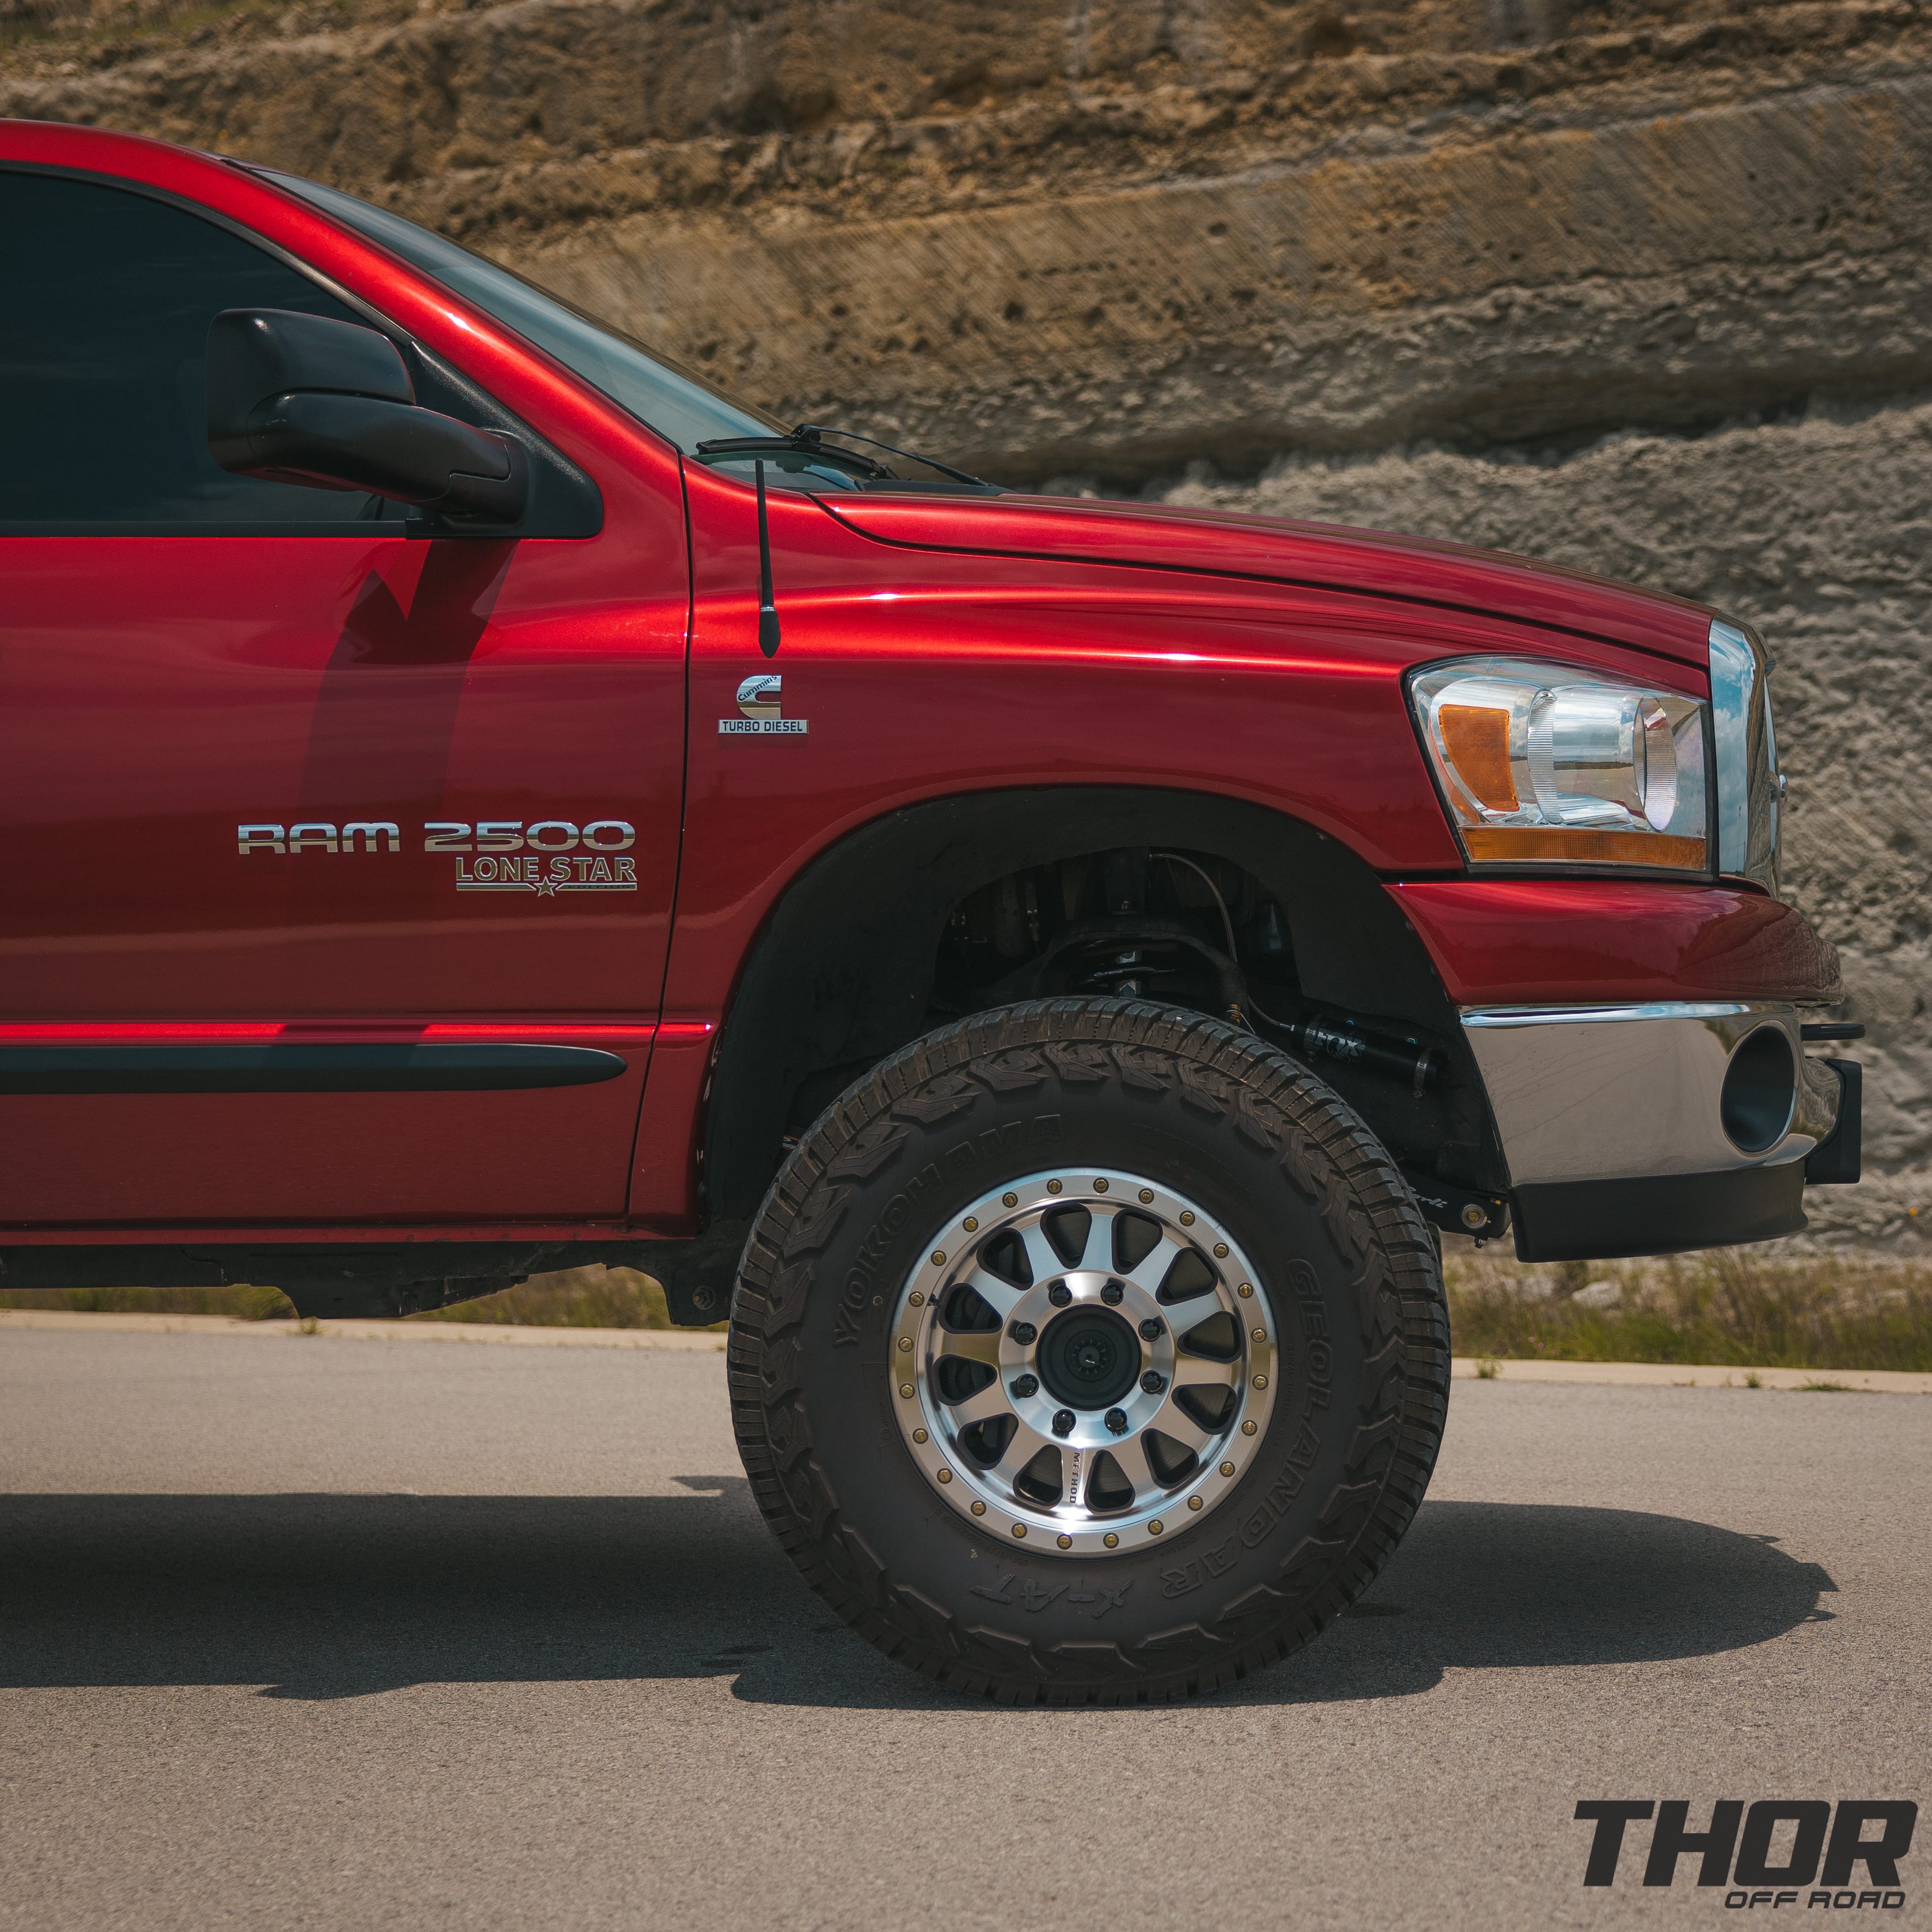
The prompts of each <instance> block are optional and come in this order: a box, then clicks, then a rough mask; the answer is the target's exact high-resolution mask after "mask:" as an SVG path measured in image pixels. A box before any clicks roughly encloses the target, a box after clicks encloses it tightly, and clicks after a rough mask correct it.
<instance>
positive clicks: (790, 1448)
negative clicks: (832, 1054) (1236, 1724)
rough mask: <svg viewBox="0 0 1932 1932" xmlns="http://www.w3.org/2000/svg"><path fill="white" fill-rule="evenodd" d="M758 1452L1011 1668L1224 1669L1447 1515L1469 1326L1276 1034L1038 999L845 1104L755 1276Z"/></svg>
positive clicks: (1366, 1134)
mask: <svg viewBox="0 0 1932 1932" xmlns="http://www.w3.org/2000/svg"><path fill="white" fill-rule="evenodd" d="M730 1374H731V1387H732V1400H733V1418H734V1421H735V1425H736V1430H737V1436H738V1442H739V1449H740V1451H741V1452H742V1455H743V1457H744V1460H745V1469H746V1470H747V1471H748V1473H749V1475H750V1476H751V1482H752V1486H753V1489H754V1493H756V1495H757V1498H758V1501H759V1504H760V1507H761V1508H763V1511H764V1513H765V1514H766V1517H767V1518H768V1519H769V1520H770V1522H771V1523H772V1525H773V1526H774V1528H775V1529H776V1530H777V1532H778V1536H779V1538H780V1540H781V1541H782V1543H783V1544H784V1547H785V1549H786V1550H787V1553H789V1554H790V1556H791V1557H792V1559H793V1562H796V1564H797V1565H798V1566H799V1569H800V1570H801V1571H802V1572H803V1574H804V1575H805V1578H806V1580H807V1581H808V1583H811V1586H812V1587H813V1588H814V1589H815V1590H817V1592H818V1593H819V1594H820V1595H821V1596H823V1598H825V1599H826V1601H827V1602H828V1603H829V1604H831V1605H832V1607H833V1608H834V1609H835V1610H837V1611H838V1613H839V1614H840V1615H841V1616H842V1617H844V1619H845V1620H846V1621H847V1622H848V1623H850V1624H851V1625H853V1628H855V1629H856V1630H857V1631H859V1632H860V1634H862V1635H863V1636H865V1637H868V1638H869V1639H870V1640H871V1641H872V1642H873V1643H876V1644H877V1645H878V1646H880V1648H881V1649H883V1650H885V1651H886V1652H888V1653H889V1655H892V1656H895V1657H897V1658H899V1659H900V1660H901V1661H902V1662H904V1663H907V1664H910V1665H911V1666H913V1668H915V1669H916V1670H921V1671H923V1672H925V1673H926V1674H927V1675H929V1676H932V1677H934V1678H936V1679H939V1680H940V1681H941V1682H945V1683H947V1684H950V1685H954V1686H956V1687H957V1688H959V1689H961V1690H962V1691H968V1692H971V1693H974V1694H983V1695H987V1696H991V1697H998V1698H1000V1699H1001V1700H1012V1701H1025V1702H1037V1703H1130V1702H1133V1701H1136V1700H1159V1699H1167V1698H1172V1697H1178V1696H1182V1695H1185V1694H1190V1693H1193V1692H1197V1691H1204V1690H1208V1689H1211V1688H1214V1686H1215V1685H1219V1684H1222V1683H1224V1682H1227V1681H1228V1680H1229V1679H1231V1678H1235V1677H1239V1676H1243V1675H1244V1674H1245V1673H1247V1672H1248V1671H1250V1670H1256V1669H1259V1667H1261V1666H1262V1665H1263V1664H1268V1663H1270V1662H1271V1661H1274V1660H1275V1659H1276V1658H1281V1657H1284V1656H1286V1655H1288V1653H1289V1652H1290V1651H1292V1650H1293V1649H1296V1648H1298V1646H1300V1645H1301V1644H1303V1643H1306V1642H1307V1641H1308V1640H1309V1639H1310V1638H1311V1637H1313V1636H1315V1635H1316V1634H1317V1633H1318V1632H1319V1631H1320V1630H1321V1629H1322V1628H1323V1626H1324V1625H1325V1624H1326V1623H1327V1622H1328V1621H1329V1620H1330V1619H1331V1618H1332V1617H1333V1616H1335V1614H1336V1613H1337V1612H1338V1611H1339V1610H1341V1608H1342V1607H1343V1606H1344V1605H1345V1604H1347V1603H1349V1601H1352V1599H1353V1598H1355V1597H1356V1596H1357V1595H1359V1594H1360V1593H1361V1591H1362V1590H1363V1589H1365V1588H1366V1587H1367V1585H1368V1583H1370V1580H1372V1579H1373V1577H1374V1576H1375V1575H1376V1572H1377V1571H1379V1569H1380V1568H1382V1565H1383V1563H1384V1562H1386V1561H1387V1559H1388V1556H1389V1554H1390V1553H1391V1551H1392V1550H1394V1547H1395V1545H1396V1543H1397V1541H1398V1539H1399V1538H1400V1536H1401V1535H1402V1532H1403V1530H1404V1529H1406V1527H1407V1526H1408V1524H1409V1520H1410V1519H1411V1517H1413V1515H1414V1514H1415V1510H1416V1507H1417V1505H1418V1504H1419V1503H1420V1502H1421V1498H1422V1493H1423V1491H1424V1488H1425V1487H1427V1483H1428V1480H1429V1475H1430V1470H1431V1469H1432V1468H1433V1465H1434V1463H1435V1459H1436V1448H1437V1445H1438V1444H1439V1442H1440V1440H1441V1437H1442V1424H1443V1419H1444V1416H1445V1411H1446V1406H1447V1402H1448V1387H1449V1348H1448V1320H1447V1316H1446V1315H1445V1310H1444V1306H1443V1300H1442V1279H1441V1274H1440V1270H1439V1266H1438V1264H1437V1261H1436V1250H1435V1247H1434V1244H1433V1241H1431V1239H1430V1231H1429V1229H1428V1227H1427V1224H1426V1223H1424V1220H1422V1217H1421V1214H1420V1212H1419V1211H1418V1209H1417V1208H1416V1206H1415V1202H1414V1201H1413V1199H1412V1198H1411V1196H1410V1195H1409V1192H1408V1190H1407V1189H1406V1187H1405V1186H1404V1185H1403V1181H1402V1180H1401V1178H1400V1175H1398V1174H1397V1172H1396V1170H1395V1169H1394V1166H1393V1165H1392V1164H1391V1162H1390V1160H1389V1159H1388V1155H1387V1154H1385V1152H1384V1151H1383V1150H1382V1148H1381V1146H1380V1145H1379V1143H1378V1142H1376V1139H1375V1138H1374V1136H1373V1135H1372V1134H1371V1133H1370V1131H1369V1130H1368V1129H1367V1127H1365V1126H1364V1124H1363V1123H1362V1122H1361V1120H1360V1119H1359V1118H1358V1117H1357V1116H1356V1115H1355V1114H1354V1113H1353V1112H1352V1111H1351V1110H1350V1109H1349V1108H1348V1107H1347V1106H1346V1105H1345V1104H1344V1103H1343V1102H1342V1100H1340V1099H1339V1098H1338V1097H1337V1096H1336V1095H1335V1094H1333V1093H1332V1092H1331V1091H1329V1090H1328V1088H1325V1087H1324V1086H1323V1085H1322V1084H1321V1083H1320V1082H1319V1081H1317V1080H1316V1079H1314V1078H1313V1076H1311V1075H1310V1074H1309V1073H1307V1071H1306V1070H1304V1069H1303V1068H1301V1067H1299V1066H1298V1065H1297V1064H1295V1062H1294V1061H1291V1060H1289V1059H1288V1058H1286V1057H1285V1056H1284V1055H1281V1054H1280V1053H1277V1052H1275V1051H1274V1049H1271V1048H1270V1047H1269V1046H1267V1045H1266V1044H1265V1043H1264V1042H1262V1041H1261V1040H1258V1039H1256V1038H1255V1037H1253V1035H1251V1034H1244V1033H1241V1032H1239V1031H1237V1030H1236V1029H1235V1028H1232V1027H1230V1026H1228V1025H1224V1024H1223V1023H1222V1022H1219V1021H1216V1020H1209V1019H1202V1018H1199V1017H1198V1016H1194V1015H1192V1014H1187V1013H1179V1012H1176V1011H1175V1010H1171V1009H1166V1008H1163V1007H1155V1006H1151V1005H1148V1004H1145V1003H1142V1002H1137V1001H1121V1000H1059V1001H1043V1002H1040V1003H1038V1004H1032V1005H1028V1006H1024V1007H1009V1008H1007V1009H1005V1010H1003V1011H1001V1012H998V1013H989V1014H984V1015H981V1016H977V1017H976V1018H974V1019H971V1020H968V1021H965V1022H962V1023H960V1024H959V1025H956V1026H953V1027H948V1028H945V1029H944V1030H943V1031H941V1032H938V1033H935V1034H930V1035H929V1036H928V1037H926V1039H924V1040H920V1041H918V1042H916V1043H915V1044H914V1045H913V1046H910V1047H908V1048H907V1049H904V1052H901V1053H900V1054H898V1055H896V1056H895V1058H892V1060H890V1061H887V1062H886V1063H885V1064H884V1065H883V1066H881V1067H879V1068H877V1070H874V1072H873V1073H871V1074H870V1075H868V1076H866V1078H865V1079H863V1080H862V1081H860V1082H859V1083H858V1084H857V1085H855V1086H854V1087H853V1088H851V1089H850V1091H847V1093H846V1094H844V1096H843V1097H842V1098H841V1099H840V1100H838V1102H836V1103H835V1104H834V1105H833V1106H832V1107H831V1108H829V1109H828V1110H827V1111H826V1113H825V1114H824V1115H823V1117H822V1118H820V1120H819V1121H818V1122H817V1124H816V1126H815V1127H814V1128H813V1129H812V1130H811V1133H809V1134H808V1135H807V1136H806V1137H805V1139H804V1140H803V1142H802V1143H801V1144H800V1145H799V1147H798V1148H797V1149H796V1151H795V1152H794V1153H793V1154H792V1156H791V1157H790V1159H789V1160H787V1163H786V1164H785V1166H784V1169H782V1171H781V1172H780V1174H779V1175H778V1179H777V1180H776V1181H775V1182H774V1184H772V1190H771V1192H770V1193H769V1194H768V1195H767V1196H766V1199H765V1202H764V1204H763V1207H762V1208H761V1209H760V1214H759V1217H758V1220H757V1223H756V1225H755V1226H754V1229H753V1231H752V1235H751V1241H750V1243H749V1244H748V1247H747V1249H746V1251H745V1259H744V1262H743V1265H742V1270H741V1272H740V1275H739V1282H738V1286H737V1292H736V1297H735V1299H734V1301H733V1309H732V1321H731V1342H730Z"/></svg>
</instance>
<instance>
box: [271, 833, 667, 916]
mask: <svg viewBox="0 0 1932 1932" xmlns="http://www.w3.org/2000/svg"><path fill="white" fill-rule="evenodd" d="M422 837H423V843H422V849H423V850H425V852H448V853H454V854H458V855H460V856H458V857H457V859H456V889H457V890H458V892H530V893H533V894H535V895H536V896H537V897H538V898H553V897H554V896H555V895H556V894H557V893H559V892H635V891H636V890H637V861H636V860H635V859H627V858H625V857H623V856H621V855H622V853H626V852H628V851H629V850H631V847H632V846H634V844H636V843H637V827H636V826H634V825H633V824H631V822H630V821H629V820H628V819H623V818H593V819H592V820H589V822H588V823H586V824H583V825H581V826H580V825H578V824H577V823H575V822H574V820H571V819H568V818H539V819H535V820H532V821H531V822H530V823H529V824H527V825H526V824H525V823H523V820H521V819H520V818H484V819H478V820H476V821H475V823H472V822H471V821H469V820H467V819H448V818H432V819H429V820H425V823H424V825H423V828H422ZM402 842H403V833H402V827H401V826H400V825H397V824H395V823H392V822H391V821H390V820H386V819H356V820H352V821H351V822H350V823H347V824H344V825H343V826H339V827H338V826H336V825H335V824H334V823H331V822H329V821H327V820H321V819H311V820H304V821H303V822H302V823H300V824H298V825H286V826H285V825H277V824H269V823H260V824H255V825H238V826H236V828H235V849H236V852H237V853H238V854H239V856H241V857H242V858H248V857H250V856H252V855H254V853H258V852H268V853H278V854H279V855H281V856H284V857H292V856H298V855H303V854H306V853H311V852H326V853H335V854H338V855H339V854H341V853H345V852H365V853H368V852H385V853H387V852H400V851H401V850H402ZM511 855H514V856H511Z"/></svg>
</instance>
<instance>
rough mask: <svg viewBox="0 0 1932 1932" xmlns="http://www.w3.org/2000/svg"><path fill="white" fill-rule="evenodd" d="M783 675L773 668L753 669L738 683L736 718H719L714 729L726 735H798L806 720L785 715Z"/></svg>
mask: <svg viewBox="0 0 1932 1932" xmlns="http://www.w3.org/2000/svg"><path fill="white" fill-rule="evenodd" d="M783 691H784V676H783V675H782V673H779V672H777V671H769V670H766V671H755V672H754V673H752V674H751V676H749V677H748V678H746V679H745V680H744V681H743V682H742V683H741V684H740V685H739V686H738V709H739V713H740V714H741V715H739V716H738V717H736V718H719V719H718V730H719V731H720V732H721V733H723V734H724V736H726V737H727V738H802V737H803V736H805V733H806V732H808V730H810V729H811V724H810V722H809V721H808V720H807V719H805V718H787V717H786V716H784V715H783V712H782V711H781V693H782V692H783Z"/></svg>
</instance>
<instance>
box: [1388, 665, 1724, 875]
mask: <svg viewBox="0 0 1932 1932" xmlns="http://www.w3.org/2000/svg"><path fill="white" fill-rule="evenodd" d="M1409 702H1410V703H1411V704H1412V705H1413V706H1414V707H1415V715H1416V720H1417V722H1418V724H1420V726H1421V730H1422V742H1423V744H1424V747H1425V748H1426V749H1427V751H1428V754H1429V757H1430V763H1432V764H1433V766H1435V768H1436V778H1437V780H1438V781H1439V784H1441V786H1442V796H1443V797H1444V799H1445V800H1446V801H1447V802H1448V806H1449V812H1450V816H1451V819H1452V820H1453V821H1454V824H1455V827H1456V835H1457V838H1460V840H1461V841H1463V851H1464V853H1466V854H1467V856H1468V858H1469V863H1470V864H1471V865H1643V866H1650V867H1657V866H1661V867H1664V868H1668V869H1669V870H1670V871H1686V872H1703V871H1709V864H1708V862H1707V859H1708V853H1707V841H1708V837H1709V821H1708V818H1707V816H1706V813H1707V805H1706V792H1705V771H1704V734H1705V715H1704V713H1705V707H1704V706H1703V703H1701V702H1700V700H1697V699H1696V698H1694V697H1684V696H1682V694H1680V693H1679V692H1677V691H1665V690H1661V689H1657V688H1651V687H1649V686H1646V685H1639V684H1629V683H1626V682H1624V681H1622V679H1616V678H1610V677H1605V676H1601V675H1599V674H1598V673H1595V672H1591V671H1585V670H1575V669H1573V668H1572V667H1570V666H1568V665H1565V664H1537V663H1533V662H1530V661H1526V660H1525V659H1523V658H1457V660H1456V661H1454V663H1451V664H1436V665H1433V666H1431V667H1429V668H1427V669H1426V670H1421V671H1417V672H1415V673H1412V674H1411V676H1410V679H1409Z"/></svg>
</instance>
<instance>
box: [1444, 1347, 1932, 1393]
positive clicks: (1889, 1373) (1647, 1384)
mask: <svg viewBox="0 0 1932 1932" xmlns="http://www.w3.org/2000/svg"><path fill="white" fill-rule="evenodd" d="M1485 1370H1487V1371H1490V1372H1491V1373H1487V1374H1486V1373H1484V1371H1485ZM1449 1372H1450V1373H1451V1376H1454V1378H1455V1379H1456V1380H1457V1381H1458V1382H1476V1381H1484V1382H1610V1383H1616V1384H1618V1385H1621V1386H1622V1387H1625V1388H1633V1387H1636V1388H1733V1389H1742V1388H1748V1387H1749V1386H1750V1385H1749V1384H1748V1383H1747V1382H1745V1376H1757V1379H1758V1382H1759V1384H1760V1386H1761V1387H1763V1388H1768V1389H1804V1388H1811V1389H1816V1388H1818V1386H1819V1385H1820V1384H1821V1383H1824V1384H1829V1385H1830V1386H1831V1387H1832V1388H1844V1389H1850V1390H1852V1391H1854V1392H1855V1393H1857V1394H1861V1395H1932V1375H1913V1374H1908V1373H1905V1372H1904V1371H1903V1370H1896V1369H1748V1368H1747V1369H1732V1368H1710V1367H1703V1366H1701V1365H1700V1366H1694V1365H1692V1364H1688V1363H1680V1362H1515V1361H1508V1362H1503V1361H1490V1360H1488V1359H1487V1358H1483V1359H1477V1358H1469V1357H1466V1356H1460V1355H1459V1356H1457V1358H1456V1359H1455V1360H1454V1361H1453V1362H1452V1363H1451V1364H1450V1370H1449Z"/></svg>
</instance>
